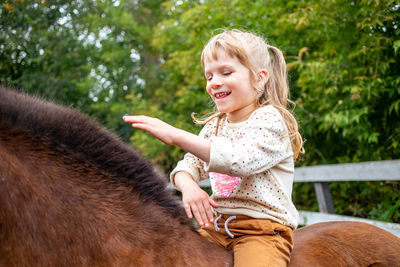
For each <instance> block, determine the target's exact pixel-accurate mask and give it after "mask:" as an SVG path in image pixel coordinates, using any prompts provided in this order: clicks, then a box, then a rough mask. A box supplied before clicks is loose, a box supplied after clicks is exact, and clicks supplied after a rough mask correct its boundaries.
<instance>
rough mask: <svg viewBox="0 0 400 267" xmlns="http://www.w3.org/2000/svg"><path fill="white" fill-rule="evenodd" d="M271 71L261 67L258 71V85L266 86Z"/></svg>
mask: <svg viewBox="0 0 400 267" xmlns="http://www.w3.org/2000/svg"><path fill="white" fill-rule="evenodd" d="M268 79H269V72H268V71H267V70H266V69H261V70H260V71H259V72H258V73H257V85H258V86H259V87H264V85H265V84H266V83H267V82H268Z"/></svg>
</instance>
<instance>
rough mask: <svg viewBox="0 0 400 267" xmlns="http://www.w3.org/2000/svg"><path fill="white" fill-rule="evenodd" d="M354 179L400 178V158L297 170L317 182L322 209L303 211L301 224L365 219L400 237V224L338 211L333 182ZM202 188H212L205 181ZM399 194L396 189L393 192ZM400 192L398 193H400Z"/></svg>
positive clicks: (298, 177)
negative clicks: (335, 206)
mask: <svg viewBox="0 0 400 267" xmlns="http://www.w3.org/2000/svg"><path fill="white" fill-rule="evenodd" d="M350 181H364V182H365V181H400V160H384V161H370V162H359V163H344V164H329V165H317V166H308V167H299V168H296V169H295V175H294V182H295V183H306V182H312V183H314V188H315V192H316V195H317V201H318V207H319V212H310V211H299V214H300V221H299V224H301V225H309V224H314V223H318V222H327V221H361V222H366V223H369V224H373V225H375V226H377V227H380V228H382V229H384V230H386V231H388V232H391V233H392V234H394V235H396V236H398V237H400V224H397V223H387V222H381V221H375V220H368V219H363V218H357V217H350V216H343V215H337V214H335V211H334V206H333V201H332V195H331V193H330V190H329V182H350ZM199 185H200V186H201V187H210V181H209V180H208V179H207V180H203V181H201V182H200V183H199ZM393 193H394V194H396V192H393ZM397 193H398V192H397Z"/></svg>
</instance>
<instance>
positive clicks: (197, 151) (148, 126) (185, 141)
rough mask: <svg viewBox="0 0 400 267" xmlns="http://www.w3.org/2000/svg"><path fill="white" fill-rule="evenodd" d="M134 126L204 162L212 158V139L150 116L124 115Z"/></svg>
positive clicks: (126, 120)
mask: <svg viewBox="0 0 400 267" xmlns="http://www.w3.org/2000/svg"><path fill="white" fill-rule="evenodd" d="M122 118H123V120H124V121H125V122H128V123H132V127H134V128H138V129H142V130H145V131H147V132H149V133H150V134H151V135H153V136H154V137H156V138H158V139H159V140H160V141H162V142H163V143H165V144H167V145H176V146H178V147H180V148H182V149H183V150H185V151H186V152H189V153H192V154H193V155H195V156H196V157H198V158H200V159H201V160H203V161H204V162H206V163H208V162H209V160H210V145H211V143H210V141H209V140H206V139H204V138H201V137H199V136H197V135H194V134H192V133H189V132H186V131H184V130H181V129H178V128H175V127H173V126H171V125H169V124H168V123H165V122H163V121H162V120H159V119H156V118H152V117H148V116H124V117H122Z"/></svg>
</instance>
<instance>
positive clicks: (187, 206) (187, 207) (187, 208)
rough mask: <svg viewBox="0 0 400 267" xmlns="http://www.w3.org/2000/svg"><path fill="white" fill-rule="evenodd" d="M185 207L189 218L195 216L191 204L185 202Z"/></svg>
mask: <svg viewBox="0 0 400 267" xmlns="http://www.w3.org/2000/svg"><path fill="white" fill-rule="evenodd" d="M183 207H184V208H185V212H186V215H187V216H188V218H189V219H192V218H193V216H192V211H191V209H190V206H189V204H184V205H183Z"/></svg>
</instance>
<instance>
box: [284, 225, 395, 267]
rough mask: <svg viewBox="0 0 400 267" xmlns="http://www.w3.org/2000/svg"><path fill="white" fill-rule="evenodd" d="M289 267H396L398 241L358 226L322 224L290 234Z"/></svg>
mask: <svg viewBox="0 0 400 267" xmlns="http://www.w3.org/2000/svg"><path fill="white" fill-rule="evenodd" d="M290 266H400V239H399V238H398V237H396V236H395V235H393V234H391V233H389V232H387V231H385V230H382V229H380V228H378V227H375V226H373V225H370V224H366V223H361V222H325V223H318V224H313V225H310V226H306V227H303V228H300V229H298V230H296V231H295V234H294V250H293V252H292V257H291V262H290Z"/></svg>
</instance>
